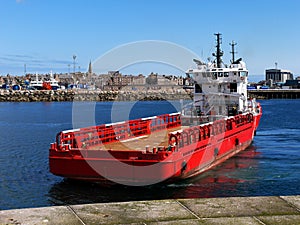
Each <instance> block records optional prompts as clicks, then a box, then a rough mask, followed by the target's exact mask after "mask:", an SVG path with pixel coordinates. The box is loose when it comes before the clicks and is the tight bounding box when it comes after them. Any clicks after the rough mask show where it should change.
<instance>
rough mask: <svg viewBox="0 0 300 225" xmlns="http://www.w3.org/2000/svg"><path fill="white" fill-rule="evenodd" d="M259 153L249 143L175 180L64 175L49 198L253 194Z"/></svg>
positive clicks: (107, 199)
mask: <svg viewBox="0 0 300 225" xmlns="http://www.w3.org/2000/svg"><path fill="white" fill-rule="evenodd" d="M259 154H260V152H257V151H256V148H255V146H250V147H249V148H248V149H246V150H245V151H243V152H241V153H240V154H238V155H237V156H235V157H233V158H231V159H229V160H227V161H226V162H224V163H223V164H221V165H219V166H218V167H216V168H214V169H212V170H210V171H208V172H205V173H203V174H202V175H200V176H197V177H195V178H192V179H188V180H184V181H180V182H177V183H174V184H159V185H153V186H146V187H131V186H123V185H114V186H107V187H105V186H101V185H99V184H97V183H86V182H79V181H71V180H67V179H64V180H62V181H61V182H58V183H56V184H54V185H53V186H52V187H51V189H50V191H49V193H48V201H49V202H50V204H51V205H65V204H86V203H101V202H122V201H134V200H154V199H156V200H158V199H172V198H207V197H226V196H241V195H242V196H243V195H249V194H250V195H251V190H249V183H252V182H254V181H255V180H256V178H257V176H258V175H257V170H258V157H257V155H259Z"/></svg>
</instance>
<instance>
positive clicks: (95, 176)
mask: <svg viewBox="0 0 300 225" xmlns="http://www.w3.org/2000/svg"><path fill="white" fill-rule="evenodd" d="M260 117H261V110H260V113H259V114H257V115H255V116H253V115H252V114H251V115H250V113H249V114H247V115H244V116H242V115H237V116H235V117H232V118H228V119H227V120H222V121H221V120H218V121H215V122H214V123H209V124H207V125H205V126H203V125H201V126H196V127H192V128H187V129H184V130H179V131H177V133H176V131H175V132H174V131H173V132H169V130H168V132H169V133H168V141H169V142H168V144H169V146H166V147H165V148H163V149H160V151H157V152H156V151H155V149H153V150H151V151H149V149H148V148H147V147H146V149H147V151H146V150H144V151H141V150H124V149H123V150H118V149H113V150H107V149H105V150H103V148H102V147H98V148H94V149H92V148H84V147H83V146H84V144H85V142H83V141H82V140H83V138H82V135H84V134H86V130H79V131H78V130H76V131H71V132H66V133H61V134H60V136H59V137H58V140H57V143H53V144H51V148H50V153H49V163H50V171H51V172H52V173H53V174H55V175H58V176H62V177H66V178H71V179H79V180H89V181H98V182H106V181H109V182H114V183H121V184H125V185H149V184H155V183H159V182H166V181H168V182H171V181H174V180H176V179H184V178H188V177H192V176H196V175H198V174H200V173H202V172H204V171H207V170H209V169H210V168H212V167H214V166H216V165H218V164H220V163H222V162H224V161H225V160H227V159H228V158H230V157H232V156H234V155H235V154H237V153H238V152H240V151H242V150H244V149H246V148H247V147H248V146H249V145H250V144H251V142H252V140H253V137H254V134H255V131H256V129H257V126H258V124H259V120H260ZM164 118H167V117H164ZM175 121H176V123H175ZM229 121H230V122H229ZM129 122H130V121H129ZM165 122H166V124H167V126H165V127H161V129H164V130H166V129H167V128H170V127H171V128H176V127H177V126H178V127H179V128H180V117H179V120H176V119H166V120H165ZM143 123H144V122H143ZM170 123H172V125H171V126H170V127H168V125H169V124H170ZM99 127H100V128H102V129H104V128H103V126H102V127H101V126H99ZM99 127H98V128H99ZM86 129H87V128H86ZM94 129H95V128H94ZM150 129H153V127H150V125H149V124H148V125H147V126H145V129H144V130H147V131H145V132H146V133H147V132H148V134H149V132H154V131H150ZM141 130H143V129H142V128H140V129H136V131H139V132H140V131H141ZM154 130H155V129H154ZM76 132H77V133H76ZM84 132H85V133H84ZM78 133H80V135H81V139H80V140H79V139H78V138H76V135H78ZM83 133H84V134H83ZM116 133H118V132H114V135H116ZM66 134H68V135H66ZM70 134H74V135H73V136H72V135H70ZM119 134H120V133H119ZM63 135H64V136H63ZM97 135H99V138H100V137H102V136H101V134H99V131H98V133H97ZM139 135H140V136H139ZM142 135H144V133H143V132H140V134H137V133H136V135H135V136H137V137H138V138H139V137H143V136H142ZM90 136H91V135H90ZM118 137H119V138H120V137H121V136H118ZM122 137H123V136H122ZM123 138H124V140H123V142H125V141H126V140H127V139H130V138H132V137H130V135H127V136H126V137H125V136H124V137H123ZM75 139H76V141H75ZM90 139H92V140H93V144H96V145H97V144H98V146H101V144H102V145H105V144H107V143H111V142H115V143H116V144H118V143H119V142H121V141H120V140H119V139H118V138H116V137H114V140H112V139H109V140H108V139H101V140H102V143H101V144H100V145H99V143H98V142H97V140H95V139H93V138H90ZM66 140H68V143H70V144H69V145H64V146H65V147H64V148H63V144H62V143H63V142H64V141H65V143H66ZM84 140H85V141H86V140H87V139H86V138H85V139H84ZM104 140H105V141H106V143H104V142H105V141H104ZM80 141H81V142H82V143H79V142H80ZM75 142H76V144H75ZM123 142H122V143H123ZM89 144H90V146H91V143H89ZM167 147H168V148H167ZM99 149H101V150H99Z"/></svg>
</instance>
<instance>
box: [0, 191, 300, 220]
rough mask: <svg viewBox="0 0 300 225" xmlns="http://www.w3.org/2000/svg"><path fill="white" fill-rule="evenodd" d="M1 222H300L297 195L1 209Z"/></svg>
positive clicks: (299, 203) (299, 200)
mask: <svg viewBox="0 0 300 225" xmlns="http://www.w3.org/2000/svg"><path fill="white" fill-rule="evenodd" d="M0 224H1V225H4V224H7V225H8V224H9V225H16V224H19V225H21V224H22V225H24V224H29V225H31V224H37V225H42V224H51V225H52V224H55V225H57V224H66V225H77V224H78V225H83V224H87V225H90V224H172V225H173V224H226V225H228V224H249V225H250V224H253V225H254V224H257V225H262V224H280V225H288V224H300V195H298V196H271V197H230V198H199V199H170V200H155V201H135V202H120V203H99V204H87V205H65V206H52V207H44V208H27V209H13V210H2V211H0Z"/></svg>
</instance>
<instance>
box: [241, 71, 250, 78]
mask: <svg viewBox="0 0 300 225" xmlns="http://www.w3.org/2000/svg"><path fill="white" fill-rule="evenodd" d="M240 76H241V77H247V76H248V73H247V72H246V71H241V72H240Z"/></svg>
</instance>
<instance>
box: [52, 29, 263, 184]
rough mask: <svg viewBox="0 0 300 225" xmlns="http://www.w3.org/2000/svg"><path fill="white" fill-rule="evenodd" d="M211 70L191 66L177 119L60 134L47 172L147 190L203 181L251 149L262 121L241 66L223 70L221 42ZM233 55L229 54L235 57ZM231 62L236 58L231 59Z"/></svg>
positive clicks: (169, 117)
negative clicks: (190, 89)
mask: <svg viewBox="0 0 300 225" xmlns="http://www.w3.org/2000/svg"><path fill="white" fill-rule="evenodd" d="M216 37H217V41H216V42H217V45H216V52H215V53H214V54H213V56H215V60H214V61H213V62H208V63H204V62H201V61H200V60H194V61H195V63H196V68H195V69H189V70H188V71H187V75H188V76H189V77H190V78H191V79H192V80H193V81H194V97H193V102H192V103H191V104H188V105H186V106H185V107H184V108H183V109H182V111H181V112H176V113H172V114H165V115H157V116H153V117H147V118H140V119H134V120H129V121H122V122H116V123H110V124H102V125H97V126H91V127H85V128H80V129H72V130H66V131H61V132H59V133H58V134H57V136H56V141H55V142H54V143H51V145H50V149H49V166H50V172H51V173H53V174H55V175H57V176H62V177H65V178H70V179H76V180H86V181H95V182H99V183H106V182H112V183H120V184H125V185H137V186H139V185H151V184H156V183H160V182H174V181H176V180H180V179H186V178H190V177H193V176H196V175H199V174H200V173H203V172H205V171H207V170H209V169H211V168H212V167H214V166H216V165H218V164H220V163H222V162H224V161H225V160H227V159H229V158H230V157H232V156H234V155H236V154H237V153H239V152H240V151H243V150H245V149H246V148H247V147H248V146H249V145H251V143H252V141H253V138H254V135H255V133H256V130H257V127H258V125H259V122H260V118H261V115H262V109H261V106H260V104H259V103H258V102H256V101H255V99H248V98H247V84H248V70H247V68H246V65H245V63H244V62H243V61H242V59H238V60H235V59H234V55H233V60H232V61H231V63H230V65H224V63H223V61H222V55H223V52H222V51H221V47H220V44H221V41H220V38H221V34H216ZM233 52H234V51H233ZM233 54H234V53H233Z"/></svg>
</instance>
